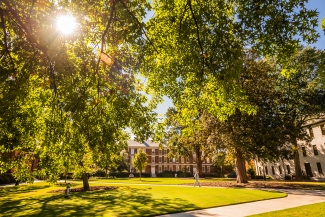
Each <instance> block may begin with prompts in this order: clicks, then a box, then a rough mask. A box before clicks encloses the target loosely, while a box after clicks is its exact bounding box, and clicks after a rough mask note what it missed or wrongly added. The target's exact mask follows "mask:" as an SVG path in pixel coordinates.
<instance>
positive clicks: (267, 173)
mask: <svg viewBox="0 0 325 217" xmlns="http://www.w3.org/2000/svg"><path fill="white" fill-rule="evenodd" d="M307 164H308V167H309V168H310V164H309V163H307ZM285 166H286V170H287V174H291V170H290V165H285ZM316 166H317V170H318V173H319V174H323V169H322V165H321V163H320V162H317V163H316ZM305 167H306V164H305ZM259 169H260V174H263V171H262V167H260V168H259ZM305 169H306V170H308V169H307V168H305ZM271 170H272V175H275V166H271ZM278 170H279V173H280V175H282V167H281V166H278ZM310 170H311V169H310ZM264 172H265V174H266V175H269V171H268V167H265V168H264ZM306 172H307V173H308V171H306ZM307 175H308V174H307Z"/></svg>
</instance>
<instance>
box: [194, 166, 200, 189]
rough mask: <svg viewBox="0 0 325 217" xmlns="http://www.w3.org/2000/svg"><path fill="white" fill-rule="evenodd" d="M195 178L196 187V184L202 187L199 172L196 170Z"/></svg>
mask: <svg viewBox="0 0 325 217" xmlns="http://www.w3.org/2000/svg"><path fill="white" fill-rule="evenodd" d="M194 178H195V183H194V187H195V185H196V184H198V185H199V186H200V187H201V184H200V182H199V171H198V170H196V172H195V174H194Z"/></svg>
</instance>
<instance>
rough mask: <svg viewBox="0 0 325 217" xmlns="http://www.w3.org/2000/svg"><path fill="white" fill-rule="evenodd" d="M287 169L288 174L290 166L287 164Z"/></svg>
mask: <svg viewBox="0 0 325 217" xmlns="http://www.w3.org/2000/svg"><path fill="white" fill-rule="evenodd" d="M287 171H288V174H290V173H291V172H290V166H289V165H287Z"/></svg>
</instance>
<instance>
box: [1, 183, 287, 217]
mask: <svg viewBox="0 0 325 217" xmlns="http://www.w3.org/2000/svg"><path fill="white" fill-rule="evenodd" d="M99 184H100V183H98V185H99ZM74 185H75V186H76V185H77V186H78V187H80V186H81V185H79V184H74ZM94 185H95V184H92V186H94ZM100 185H105V184H102V183H101V184H100ZM60 188H61V189H62V188H63V187H58V186H51V187H50V186H48V185H47V184H45V183H35V184H33V185H23V186H19V187H3V188H0V216H150V215H160V214H166V213H174V212H182V211H189V210H195V209H202V208H209V207H216V206H224V205H229V204H238V203H244V202H249V201H257V200H264V199H271V198H278V197H284V196H285V194H284V193H278V192H267V191H261V190H246V189H231V188H228V189H227V188H204V187H202V188H199V187H196V188H194V187H186V186H179V187H176V186H167V185H166V186H118V189H116V190H109V191H93V192H80V193H71V197H70V199H65V198H64V195H63V193H48V191H50V190H55V189H60Z"/></svg>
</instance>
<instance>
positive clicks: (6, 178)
mask: <svg viewBox="0 0 325 217" xmlns="http://www.w3.org/2000/svg"><path fill="white" fill-rule="evenodd" d="M15 182H16V180H15V178H14V176H13V175H12V174H11V173H4V174H0V184H11V183H15Z"/></svg>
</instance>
